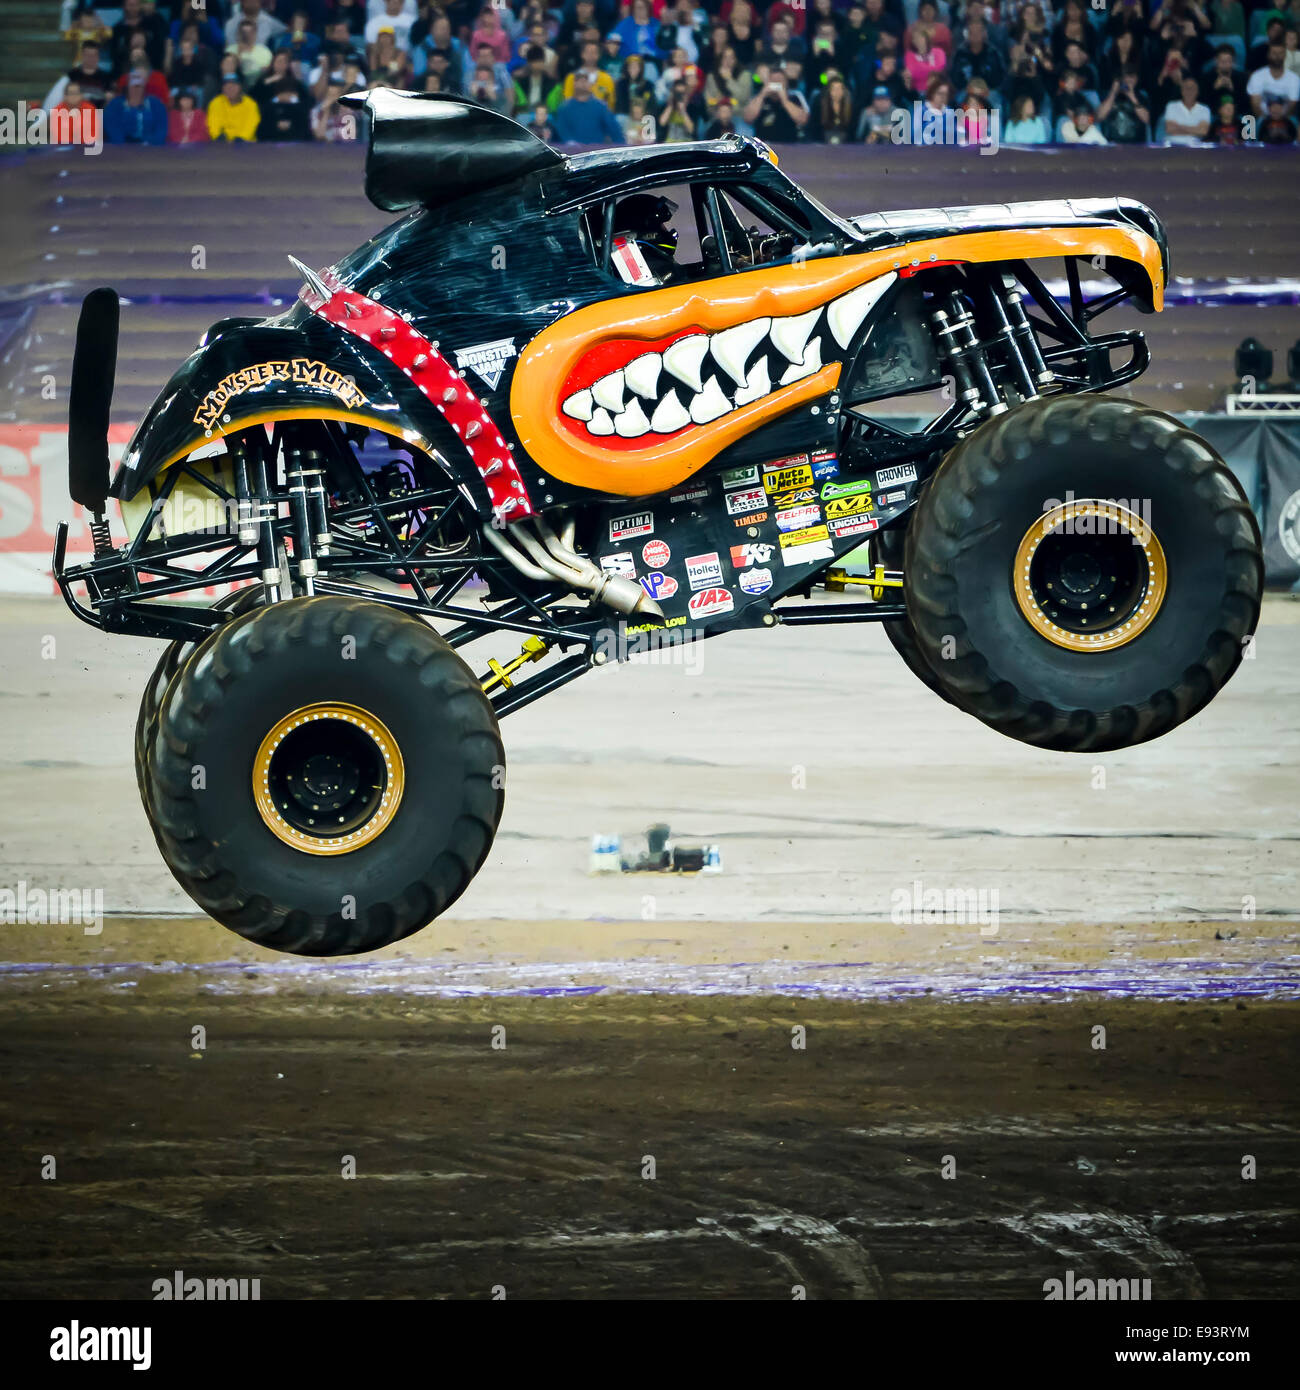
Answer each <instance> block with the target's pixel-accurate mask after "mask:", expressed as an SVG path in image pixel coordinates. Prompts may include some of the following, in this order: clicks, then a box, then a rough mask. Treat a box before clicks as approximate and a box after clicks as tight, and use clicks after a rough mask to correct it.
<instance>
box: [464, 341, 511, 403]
mask: <svg viewBox="0 0 1300 1390" xmlns="http://www.w3.org/2000/svg"><path fill="white" fill-rule="evenodd" d="M517 355H518V354H517V353H516V352H515V340H514V339H513V338H498V339H497V340H496V341H495V342H493V343H475V344H474V346H473V347H467V348H457V349H456V365H457V366H458V367H459V368H461V370H462V371H463V370H464V369H465V368H467V367H468V368H469V370H470V371H472V372H477V373H478V375H479V376H481V377H482V378H483V380H484V381H485V382H486V383H487V386H488V390H490V391H495V390H496V389H497V387H498V386H499V385H500V383H501V376H502V374H503V373H504V372H505V369H506V363H507V362H509V361H510V359H511V358H512V357H515V356H517Z"/></svg>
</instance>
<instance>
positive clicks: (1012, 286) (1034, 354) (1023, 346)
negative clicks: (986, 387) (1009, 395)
mask: <svg viewBox="0 0 1300 1390" xmlns="http://www.w3.org/2000/svg"><path fill="white" fill-rule="evenodd" d="M1002 299H1003V303H1004V304H1005V305H1006V311H1007V318H1008V319H1009V320H1010V321H1011V328H1012V331H1013V332H1014V333H1015V335H1016V341H1017V342H1018V343H1019V344H1020V351H1021V354H1022V355H1023V356H1024V359H1025V361H1026V362H1027V363H1028V364H1029V370H1030V371H1031V372H1032V374H1033V377H1034V380H1035V382H1037V384H1038V385H1039V387H1040V388H1041V387H1043V386H1050V385H1051V384H1052V382H1054V381H1055V380H1056V377H1055V375H1054V374H1053V372H1052V369H1051V368H1050V367H1049V366H1048V365H1047V363H1046V362H1044V361H1043V350H1042V348H1040V347H1039V346H1038V337H1037V335H1036V334H1035V332H1034V326H1033V324H1031V323H1030V322H1029V315H1028V314H1026V313H1025V306H1024V303H1023V301H1022V300H1021V297H1020V287H1019V286H1018V285H1017V284H1016V281H1015V277H1014V276H1012V275H1004V276H1003V277H1002Z"/></svg>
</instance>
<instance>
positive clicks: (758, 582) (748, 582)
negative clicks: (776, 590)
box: [740, 570, 772, 594]
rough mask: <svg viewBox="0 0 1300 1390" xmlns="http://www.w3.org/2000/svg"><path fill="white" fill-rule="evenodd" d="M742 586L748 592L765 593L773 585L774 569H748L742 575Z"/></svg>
mask: <svg viewBox="0 0 1300 1390" xmlns="http://www.w3.org/2000/svg"><path fill="white" fill-rule="evenodd" d="M740 587H741V589H742V590H743V591H744V592H745V593H747V594H765V593H767V591H768V590H769V589H770V588H771V587H772V571H771V570H746V571H745V573H744V574H742V575H741V576H740Z"/></svg>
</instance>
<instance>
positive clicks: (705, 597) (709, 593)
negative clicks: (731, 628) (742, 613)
mask: <svg viewBox="0 0 1300 1390" xmlns="http://www.w3.org/2000/svg"><path fill="white" fill-rule="evenodd" d="M735 606H736V600H735V599H734V598H733V597H732V595H731V590H730V589H702V590H701V591H700V592H699V593H698V594H692V595H691V601H690V603H689V604H688V605H687V607H688V608H689V609H690V612H691V617H693V618H710V617H712V616H713V615H714V614H716V613H730V612H732V611H733V609H734V608H735Z"/></svg>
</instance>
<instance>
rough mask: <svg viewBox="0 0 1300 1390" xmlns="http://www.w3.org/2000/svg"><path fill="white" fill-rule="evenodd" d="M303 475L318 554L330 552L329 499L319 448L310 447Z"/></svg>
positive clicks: (312, 531)
mask: <svg viewBox="0 0 1300 1390" xmlns="http://www.w3.org/2000/svg"><path fill="white" fill-rule="evenodd" d="M302 476H303V478H304V479H305V481H306V484H307V511H308V514H309V516H310V518H311V533H312V540H313V541H314V542H315V546H316V554H317V555H328V554H329V553H330V521H329V500H328V498H327V497H326V496H325V470H324V469H323V468H322V467H321V456H320V450H319V449H308V450H307V456H306V458H305V460H304V467H303V470H302Z"/></svg>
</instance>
